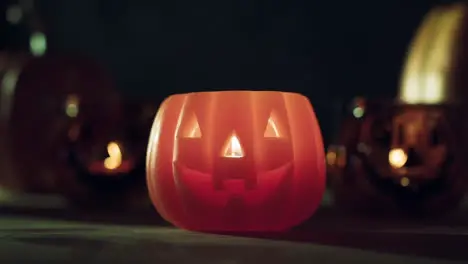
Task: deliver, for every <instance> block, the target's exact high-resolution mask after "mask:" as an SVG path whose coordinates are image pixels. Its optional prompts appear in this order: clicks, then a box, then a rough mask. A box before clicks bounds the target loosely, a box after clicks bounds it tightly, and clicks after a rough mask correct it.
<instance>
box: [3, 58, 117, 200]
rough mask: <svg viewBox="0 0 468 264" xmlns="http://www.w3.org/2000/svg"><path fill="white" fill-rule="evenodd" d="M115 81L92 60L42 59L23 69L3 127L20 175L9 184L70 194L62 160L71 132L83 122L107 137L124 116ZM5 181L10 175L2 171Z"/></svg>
mask: <svg viewBox="0 0 468 264" xmlns="http://www.w3.org/2000/svg"><path fill="white" fill-rule="evenodd" d="M119 111H120V104H119V101H118V99H116V96H115V91H114V86H113V82H112V81H111V79H110V78H109V76H108V75H107V74H105V72H104V71H103V70H102V68H101V67H99V66H98V65H96V63H94V62H93V61H90V60H87V59H84V58H78V57H47V56H46V57H42V58H37V59H33V60H31V61H30V62H29V63H28V64H27V65H26V66H25V67H24V68H23V70H22V71H21V74H20V76H19V79H18V83H17V86H16V89H15V91H14V95H13V96H12V101H11V105H10V111H9V116H8V120H7V123H6V124H5V129H6V132H7V136H8V139H9V140H8V143H9V144H8V145H9V146H8V148H9V151H10V155H11V156H12V157H13V163H14V164H15V172H16V175H15V177H14V179H13V180H11V181H9V182H10V183H9V185H10V186H8V187H11V188H14V189H17V190H22V191H30V192H61V193H67V191H68V187H64V183H65V182H67V186H73V185H74V184H75V181H74V178H73V177H72V176H71V174H70V173H69V169H70V168H69V167H68V164H67V163H65V162H63V157H64V156H65V155H66V148H67V146H68V144H69V141H70V139H69V135H68V130H69V128H70V127H71V126H73V124H75V123H81V122H83V121H84V120H85V121H86V122H87V123H89V124H91V125H92V127H93V131H95V133H97V134H102V135H108V134H109V126H108V124H110V123H115V121H113V120H114V119H118V118H120V116H121V115H120V114H119ZM2 177H4V178H5V181H4V179H1V180H2V184H3V181H4V182H7V180H6V179H7V178H9V177H11V176H10V175H2Z"/></svg>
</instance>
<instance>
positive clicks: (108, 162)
mask: <svg viewBox="0 0 468 264" xmlns="http://www.w3.org/2000/svg"><path fill="white" fill-rule="evenodd" d="M107 153H108V154H109V157H107V158H106V159H105V160H104V167H105V168H106V169H108V170H115V169H117V168H118V167H120V165H121V164H122V152H121V150H120V146H119V144H117V143H116V142H109V144H107Z"/></svg>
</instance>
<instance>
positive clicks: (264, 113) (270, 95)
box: [147, 91, 325, 231]
mask: <svg viewBox="0 0 468 264" xmlns="http://www.w3.org/2000/svg"><path fill="white" fill-rule="evenodd" d="M322 144H323V143H322V138H321V134H320V129H319V127H318V123H317V120H316V118H315V114H314V112H313V110H312V107H311V106H310V103H309V101H308V100H307V99H306V98H305V97H303V96H301V95H298V94H292V93H282V92H267V91H256V92H254V91H224V92H200V93H192V94H184V95H175V96H171V97H169V98H168V99H167V100H166V101H164V103H163V104H162V105H161V108H160V110H159V112H158V114H157V116H156V120H155V122H154V126H153V129H152V133H151V136H150V143H149V146H148V154H147V180H148V187H149V191H150V195H151V198H152V200H153V202H154V204H155V206H156V208H157V209H158V211H159V212H160V213H161V215H162V216H163V217H164V218H166V219H167V220H168V221H170V222H172V223H173V224H175V225H177V226H179V227H183V228H188V229H196V230H212V231H234V230H252V231H253V230H280V229H286V228H289V227H291V226H293V225H295V224H298V223H300V222H301V221H303V220H305V219H306V218H308V217H309V216H310V215H311V214H312V213H313V212H314V211H315V209H316V208H317V207H318V205H319V203H320V200H321V198H322V194H323V191H324V185H325V175H324V174H325V171H324V169H325V168H324V167H325V163H324V153H323V146H322Z"/></svg>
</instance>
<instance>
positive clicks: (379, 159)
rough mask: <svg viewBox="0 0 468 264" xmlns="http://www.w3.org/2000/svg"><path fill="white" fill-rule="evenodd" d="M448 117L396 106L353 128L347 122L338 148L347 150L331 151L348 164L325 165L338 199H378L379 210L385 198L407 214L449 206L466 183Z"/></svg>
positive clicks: (429, 109) (436, 111) (440, 111)
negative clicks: (413, 211)
mask: <svg viewBox="0 0 468 264" xmlns="http://www.w3.org/2000/svg"><path fill="white" fill-rule="evenodd" d="M450 115H451V111H450V110H448V109H447V108H443V107H435V106H434V107H429V106H426V107H423V106H401V105H400V106H396V107H392V108H388V109H387V110H384V111H380V112H375V113H369V114H367V116H365V117H364V118H363V119H362V120H359V121H358V120H354V128H353V127H352V126H351V125H350V124H347V125H346V127H347V128H343V129H342V131H344V132H343V135H342V138H341V139H340V142H341V144H340V145H339V146H341V149H345V150H346V151H342V152H341V153H335V155H337V156H339V159H341V160H346V161H345V162H341V163H340V164H338V163H336V162H335V164H329V165H330V166H331V167H333V169H334V171H335V175H332V178H333V179H334V185H335V186H334V187H335V190H336V192H337V195H338V196H340V195H341V196H342V198H341V200H346V199H347V198H343V197H353V196H354V198H356V197H358V196H362V197H367V198H366V199H371V198H369V197H374V198H373V199H371V200H373V201H377V200H376V199H375V197H380V198H381V200H380V202H381V203H382V204H381V205H380V206H381V207H382V208H383V207H384V206H383V200H387V201H390V202H391V203H396V205H398V206H399V207H400V208H403V209H409V210H425V211H428V212H429V211H431V210H435V211H439V210H444V209H445V208H447V209H448V208H452V204H456V201H457V200H458V198H460V195H461V194H463V189H464V188H463V186H464V183H463V181H464V180H463V177H460V176H459V173H458V171H459V166H460V164H461V163H460V157H461V156H460V153H461V152H460V151H461V149H460V148H458V146H456V145H454V142H456V138H458V136H459V134H458V133H456V131H455V130H454V129H455V126H454V125H453V123H452V122H453V121H450V120H449V119H448V117H450ZM452 117H453V116H452ZM451 120H453V118H452V119H451ZM353 134H354V135H353ZM334 149H339V148H336V147H335V148H334ZM335 152H336V151H335ZM329 155H330V156H331V154H329ZM345 193H347V194H345ZM343 194H345V195H344V196H343ZM363 199H364V198H363ZM444 199H452V200H451V202H450V203H451V204H450V205H448V203H446V201H445V202H442V201H443V200H444ZM345 203H346V202H345ZM354 203H355V204H359V203H361V204H362V203H363V200H361V201H359V202H358V201H354ZM444 203H445V204H444ZM364 204H370V203H366V202H364ZM434 204H437V209H434V208H435V207H434V208H432V207H433V206H434Z"/></svg>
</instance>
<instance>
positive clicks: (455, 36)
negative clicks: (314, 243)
mask: <svg viewBox="0 0 468 264" xmlns="http://www.w3.org/2000/svg"><path fill="white" fill-rule="evenodd" d="M467 19H468V16H466V6H465V5H464V4H456V5H453V6H448V7H441V8H436V9H434V10H433V11H431V12H430V13H429V14H428V15H427V17H426V19H425V20H424V21H423V23H422V25H421V27H420V29H419V31H418V33H417V35H416V36H415V38H414V40H413V42H412V45H411V47H410V52H409V54H408V57H407V61H406V64H405V67H404V70H403V74H402V82H401V86H400V87H399V88H400V89H399V92H398V98H397V104H396V105H393V106H389V107H383V108H381V109H372V108H371V109H368V110H367V111H366V112H367V115H366V116H364V117H362V118H360V119H359V120H358V119H353V120H351V121H349V120H348V122H347V123H346V124H345V125H344V127H343V129H345V128H348V129H347V131H342V135H341V138H340V144H339V146H341V147H335V148H334V149H331V151H330V154H329V156H330V157H334V155H336V156H339V157H340V158H336V160H338V161H341V162H329V163H330V164H331V166H330V167H331V171H332V172H334V177H332V178H334V181H333V182H334V183H335V188H336V189H337V197H340V196H341V198H342V199H339V200H341V201H342V202H343V203H345V202H346V201H348V204H352V203H354V205H358V204H363V202H362V201H364V200H365V201H367V203H368V204H369V203H372V202H374V205H375V206H374V208H383V207H382V206H381V205H382V200H385V201H388V200H393V201H396V202H397V203H398V205H399V206H402V207H406V208H409V209H411V211H415V210H418V211H421V210H422V211H429V212H431V211H441V210H448V209H451V208H453V207H454V206H455V205H457V203H458V202H459V201H460V199H461V198H462V196H463V194H464V190H465V187H466V179H465V178H466V177H464V175H465V169H464V168H463V166H462V165H463V158H464V157H465V156H466V153H465V152H466V149H465V148H466V137H465V132H464V131H467V130H466V129H467V127H466V125H465V123H466V122H465V120H464V118H463V115H464V114H463V113H464V111H465V109H466V102H464V101H463V100H465V99H466V96H467V94H466V89H465V86H466V79H465V78H466V76H467V75H466V63H467V62H468V60H466V56H464V55H465V53H466V45H463V44H464V43H465V42H466V39H465V38H466V36H467V35H466V32H465V31H466V25H468V23H467V21H468V20H467ZM338 163H339V164H338ZM364 179H365V180H364ZM383 193H386V194H387V196H383V195H382V194H383ZM375 197H381V198H382V199H381V200H379V199H375ZM383 197H385V198H383ZM360 198H361V199H360ZM387 198H388V199H387ZM357 200H360V202H357ZM364 204H365V202H364Z"/></svg>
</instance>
